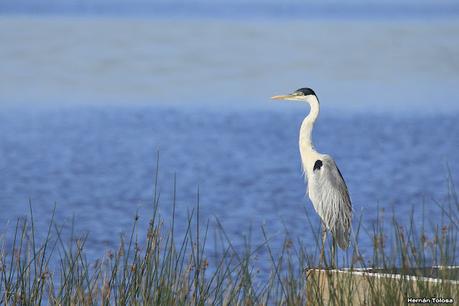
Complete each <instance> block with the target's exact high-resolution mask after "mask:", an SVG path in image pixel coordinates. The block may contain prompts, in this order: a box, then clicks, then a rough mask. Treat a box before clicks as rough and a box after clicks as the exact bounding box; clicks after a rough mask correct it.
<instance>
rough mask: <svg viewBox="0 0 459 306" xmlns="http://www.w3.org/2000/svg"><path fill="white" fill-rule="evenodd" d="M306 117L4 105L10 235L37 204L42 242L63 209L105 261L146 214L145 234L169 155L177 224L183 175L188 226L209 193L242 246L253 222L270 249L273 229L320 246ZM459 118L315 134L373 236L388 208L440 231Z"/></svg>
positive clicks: (167, 199)
mask: <svg viewBox="0 0 459 306" xmlns="http://www.w3.org/2000/svg"><path fill="white" fill-rule="evenodd" d="M307 111H308V110H307V107H305V106H294V107H289V108H281V109H279V110H267V111H264V110H250V111H216V110H213V111H208V110H205V109H200V108H196V109H193V108H188V109H185V110H182V109H179V108H174V107H169V108H166V107H159V106H137V107H134V106H130V107H115V106H113V107H96V106H94V107H88V106H85V107H83V106H80V107H73V108H67V109H65V108H64V109H60V110H59V109H56V108H51V109H46V108H43V109H41V110H36V111H33V110H29V111H24V110H14V109H13V110H12V109H9V110H8V111H1V112H0V134H1V135H2V137H1V138H0V181H1V182H2V184H0V207H1V211H2V213H1V214H0V225H1V228H0V230H1V231H2V232H5V230H7V229H9V231H11V230H12V225H13V224H14V222H15V220H16V218H17V217H19V216H23V215H26V214H27V212H28V202H29V200H31V202H32V205H33V210H34V216H35V222H36V226H37V228H38V229H39V232H41V233H43V234H44V232H45V229H46V228H47V227H46V226H47V222H48V221H49V219H50V217H51V211H52V209H53V207H54V205H55V204H56V205H57V220H58V222H59V223H61V224H64V225H69V224H70V220H71V218H72V216H74V217H75V219H76V220H77V222H76V229H77V231H80V232H81V231H83V232H86V231H89V233H90V235H89V240H88V243H87V248H88V250H89V254H90V256H94V258H95V257H100V256H102V255H103V254H104V253H105V251H106V250H107V249H110V248H115V247H116V246H117V244H118V240H119V235H120V234H121V233H123V232H124V233H125V232H127V231H128V230H129V229H130V228H131V225H132V223H133V219H134V216H135V214H136V212H137V211H138V213H139V215H140V220H139V222H140V228H146V226H147V224H148V221H149V218H150V217H151V211H152V209H151V206H152V198H153V182H154V175H155V170H156V159H157V152H158V151H159V152H160V171H159V172H160V178H159V182H160V191H161V201H160V202H161V204H160V210H161V214H162V215H163V216H164V217H166V219H168V217H170V215H171V211H172V195H173V191H172V190H173V177H174V174H176V175H177V216H176V218H177V221H176V224H177V226H178V232H180V231H183V230H184V227H185V225H186V218H187V213H188V211H191V209H193V208H194V207H196V193H197V188H198V186H199V190H200V209H201V218H202V220H207V219H210V220H211V225H215V219H216V218H217V219H219V220H220V221H221V222H222V224H223V226H224V228H225V230H226V232H227V233H228V235H229V237H230V238H231V239H233V243H234V244H235V245H236V246H238V245H242V244H243V242H244V240H243V239H242V237H243V236H244V235H246V234H248V232H249V228H250V227H251V228H252V229H253V230H252V232H253V233H252V239H253V240H254V242H261V241H262V236H261V230H260V228H261V226H262V225H264V226H265V227H266V229H267V232H268V233H269V235H270V237H272V238H273V242H272V244H273V247H274V248H276V247H280V245H279V244H280V243H281V242H282V240H283V233H284V232H285V231H286V230H287V231H288V232H289V233H290V235H291V236H292V237H294V238H295V239H296V238H300V239H302V240H303V241H304V242H305V244H306V245H307V246H310V247H313V246H314V241H313V240H312V232H311V228H310V226H309V225H308V221H307V217H306V214H307V215H308V216H309V217H310V218H311V220H312V221H313V224H314V226H318V225H319V219H318V217H317V216H316V215H315V213H314V211H313V208H312V205H311V204H310V203H309V201H308V200H307V197H306V196H305V183H304V181H303V177H302V175H301V166H300V159H299V152H298V144H297V141H298V140H297V137H298V127H299V125H300V123H301V120H302V118H303V116H304V115H305V114H306V113H307ZM457 119H458V114H457V113H451V114H449V115H431V116H428V115H423V116H394V115H383V114H379V115H376V114H374V115H371V114H361V115H358V114H354V115H353V114H344V115H343V114H338V113H331V114H323V115H322V116H321V117H320V118H319V122H318V124H317V126H316V129H315V132H314V139H315V143H316V147H317V149H318V150H319V151H321V152H326V153H329V154H331V155H332V156H333V157H334V158H335V159H336V161H337V163H338V165H339V167H340V169H341V171H342V173H343V175H344V177H345V179H346V182H347V184H348V187H349V190H350V194H351V198H352V201H353V209H354V214H355V216H360V215H362V216H363V217H362V222H363V225H364V226H365V227H366V228H367V229H371V228H372V227H371V225H372V222H374V221H375V219H376V215H377V213H378V210H377V208H378V207H379V208H385V209H386V211H387V215H389V216H390V215H391V211H392V210H393V209H394V211H395V213H396V215H397V217H398V218H399V220H400V222H401V223H402V224H407V222H408V220H409V216H410V212H411V209H412V208H415V209H416V216H419V217H420V216H421V214H422V209H423V207H424V210H425V211H424V214H425V215H426V216H427V217H426V224H435V223H437V222H440V221H441V220H440V219H439V216H440V212H441V211H440V209H439V207H438V206H437V205H436V204H435V201H438V202H443V203H445V202H446V199H447V191H448V184H447V176H448V172H447V167H448V166H449V169H450V170H451V172H452V173H453V175H455V176H454V178H455V182H456V185H457V183H458V176H457V174H458V173H459V165H458V163H457V156H458V153H459V137H457V135H459V121H458V120H457ZM305 208H306V210H305ZM356 219H357V218H356ZM363 237H365V235H363ZM367 238H368V237H367ZM367 238H362V239H363V240H362V241H361V243H362V245H363V246H364V249H363V251H365V250H368V248H369V247H370V246H371V243H370V242H369V241H367V240H366V239H367ZM210 241H211V242H212V239H211V240H210ZM210 245H213V244H212V243H210ZM365 248H367V249H365Z"/></svg>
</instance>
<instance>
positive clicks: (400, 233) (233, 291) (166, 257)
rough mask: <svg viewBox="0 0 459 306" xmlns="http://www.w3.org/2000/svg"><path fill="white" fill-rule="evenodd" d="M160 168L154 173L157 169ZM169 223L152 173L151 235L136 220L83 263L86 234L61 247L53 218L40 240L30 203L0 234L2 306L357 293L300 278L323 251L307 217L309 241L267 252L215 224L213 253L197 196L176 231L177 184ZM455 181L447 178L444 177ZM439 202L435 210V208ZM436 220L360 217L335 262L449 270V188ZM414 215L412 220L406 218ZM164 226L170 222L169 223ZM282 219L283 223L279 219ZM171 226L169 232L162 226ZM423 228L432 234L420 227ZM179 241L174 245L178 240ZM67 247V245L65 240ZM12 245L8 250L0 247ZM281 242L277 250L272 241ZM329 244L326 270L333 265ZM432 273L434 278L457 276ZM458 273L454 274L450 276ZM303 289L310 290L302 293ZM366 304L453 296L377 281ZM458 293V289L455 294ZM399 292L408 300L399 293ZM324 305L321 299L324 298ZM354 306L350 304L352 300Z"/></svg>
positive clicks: (280, 300)
mask: <svg viewBox="0 0 459 306" xmlns="http://www.w3.org/2000/svg"><path fill="white" fill-rule="evenodd" d="M157 169H158V167H157ZM175 181H176V180H175V178H174V194H173V203H172V217H171V220H164V219H163V218H162V217H161V215H160V213H159V205H160V195H159V189H158V170H157V171H156V175H155V184H154V195H153V204H152V205H153V215H152V217H151V220H150V222H149V225H148V228H147V229H146V231H145V230H143V231H142V230H141V229H139V228H138V217H137V216H135V218H134V220H133V226H132V229H131V231H130V232H129V234H128V235H127V236H126V237H122V238H121V239H120V242H119V246H118V248H117V249H116V250H113V251H108V252H107V253H106V255H105V256H104V257H103V258H100V259H99V260H97V261H95V262H88V260H87V257H86V251H85V245H86V241H87V238H88V234H85V235H80V236H76V235H75V234H74V233H73V226H72V230H71V231H72V233H71V235H70V237H71V238H70V241H66V239H65V238H64V235H63V230H64V227H63V226H62V225H59V224H58V222H56V220H55V212H54V211H53V212H52V217H51V221H50V223H49V226H48V229H47V233H46V235H45V238H44V239H41V241H38V240H37V235H36V233H35V231H36V229H35V224H34V217H33V209H32V208H33V206H32V205H31V204H30V212H29V215H30V217H29V218H25V219H19V220H18V221H17V223H16V226H15V230H14V233H13V234H12V235H11V237H8V239H5V237H3V239H2V240H3V243H2V246H1V248H0V304H1V305H40V304H50V305H77V304H78V305H213V304H216V305H304V304H306V302H307V301H309V302H312V303H313V304H315V305H326V304H336V305H344V304H346V303H347V304H349V305H351V304H352V303H353V302H352V297H353V296H354V295H355V294H356V292H357V291H358V290H359V288H358V287H357V286H356V285H355V284H354V283H353V280H352V278H351V277H343V278H341V279H339V281H336V280H334V279H333V278H329V279H327V282H328V285H329V286H328V288H329V289H326V290H328V291H327V292H324V291H323V290H324V289H323V284H322V283H320V281H317V280H310V279H306V271H307V270H308V269H313V268H316V267H317V265H318V262H319V260H318V256H319V251H320V246H321V242H320V241H321V238H320V237H321V236H320V235H321V233H320V229H319V228H317V227H316V226H314V225H313V222H312V221H311V220H310V219H309V218H308V217H307V215H306V218H305V222H308V224H309V227H310V230H311V231H313V233H314V242H313V244H312V245H313V246H312V247H311V243H307V244H306V243H304V242H302V241H301V240H300V239H293V238H291V237H289V235H286V236H285V238H284V240H283V243H282V247H281V249H280V250H273V247H272V245H271V244H272V240H273V239H274V238H272V237H271V238H270V237H269V235H268V233H267V232H266V230H265V228H261V233H262V235H263V237H264V239H263V241H261V242H259V243H257V244H256V245H252V242H251V241H250V240H251V239H249V238H247V240H246V243H245V247H244V248H243V249H242V250H241V249H237V248H236V247H235V246H234V245H233V243H232V242H231V239H230V238H229V237H228V235H227V234H226V232H225V231H224V229H223V227H222V225H221V223H220V222H219V221H218V220H217V221H216V223H217V226H216V229H215V230H214V235H215V238H214V239H213V240H214V241H216V250H215V252H214V253H215V254H217V255H215V254H214V255H212V256H210V255H209V254H208V252H206V250H207V248H206V244H207V241H208V235H209V227H210V226H209V222H208V221H207V220H202V219H201V217H200V200H199V191H198V193H197V199H196V207H195V208H194V209H193V210H191V211H190V212H189V213H188V216H187V220H186V226H185V228H186V229H185V232H184V233H177V230H176V222H177V220H176V219H175V209H176V201H175V199H176V197H175V194H176V182H175ZM450 181H451V182H452V180H450ZM437 205H440V204H437ZM441 209H442V215H443V216H442V218H440V220H443V221H442V222H441V223H439V224H425V222H418V220H415V219H414V217H413V218H411V222H410V223H409V224H408V225H406V226H403V225H401V224H399V223H398V221H397V219H396V218H395V217H394V218H393V219H392V220H391V222H390V223H389V224H385V222H386V221H385V220H386V218H384V216H379V217H378V221H377V222H375V224H374V225H373V228H371V229H368V228H364V227H363V225H362V223H363V222H362V217H360V220H358V222H356V224H355V227H354V233H353V237H352V243H351V247H350V251H348V252H347V253H342V254H341V253H340V254H341V255H340V256H341V257H342V258H340V259H341V261H340V262H342V263H343V265H344V266H345V267H348V268H349V269H350V270H351V271H352V270H354V269H358V268H373V269H382V270H384V271H385V272H387V271H389V272H390V271H395V270H396V269H397V271H398V272H399V273H401V275H402V276H406V275H417V274H418V275H420V273H421V272H422V268H425V267H429V266H431V265H432V264H433V265H440V266H448V265H455V264H456V255H457V233H458V225H459V218H458V217H459V214H458V212H459V201H458V197H457V193H456V191H455V189H454V188H453V185H452V184H450V186H449V198H448V203H446V205H442V206H441ZM412 216H414V213H412ZM166 221H169V222H166ZM279 222H281V221H279ZM166 224H168V225H166ZM426 227H430V228H429V229H426ZM363 236H366V237H367V238H369V239H371V241H372V245H373V249H372V252H371V254H361V252H360V249H359V243H358V242H359V241H360V240H361V238H362V237H363ZM179 237H180V238H179ZM67 240H68V239H67ZM7 241H9V243H8V244H6V242H7ZM276 245H278V243H276ZM330 248H331V245H330V244H327V254H328V256H327V260H326V262H325V266H324V267H323V268H325V269H331V268H332V259H331V258H330V256H329V254H331V251H330ZM260 256H264V257H263V258H265V259H266V260H267V261H269V263H270V268H269V271H267V273H265V274H267V275H261V274H263V273H261V272H260V271H259V267H258V266H257V260H255V258H256V257H260ZM451 273H452V272H450V271H446V270H441V269H440V270H439V272H438V275H436V277H437V278H438V279H440V280H447V279H451V278H454V277H456V279H457V275H456V276H452V275H450V274H451ZM456 273H457V272H456ZM307 282H309V287H310V288H311V289H310V290H309V291H307V290H306V285H307ZM368 282H369V289H367V290H368V292H367V294H366V295H365V296H366V300H362V301H361V304H362V305H364V304H372V305H389V304H390V305H397V304H400V303H401V304H405V302H406V301H405V299H406V296H404V295H402V296H401V295H400V294H399V292H400V289H402V292H405V293H406V294H409V292H416V294H421V295H426V296H431V295H436V296H444V297H447V296H452V295H453V294H454V290H455V289H454V287H451V286H449V285H447V284H446V282H443V281H441V282H438V284H436V285H434V286H427V285H425V283H424V282H421V281H419V282H407V281H406V279H404V277H402V278H401V279H393V280H390V281H387V282H385V283H384V284H382V285H381V284H377V283H376V282H374V283H373V281H372V280H371V279H369V280H368ZM456 288H457V287H456ZM406 294H405V295H406ZM325 295H326V296H327V297H328V298H327V300H324V296H325ZM354 304H355V303H354Z"/></svg>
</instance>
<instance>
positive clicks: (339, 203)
mask: <svg viewBox="0 0 459 306" xmlns="http://www.w3.org/2000/svg"><path fill="white" fill-rule="evenodd" d="M272 99H276V100H290V101H299V102H307V103H308V104H309V106H310V111H309V114H308V115H307V116H306V118H305V119H304V120H303V122H302V124H301V128H300V137H299V146H300V155H301V161H302V164H303V171H304V174H305V175H306V178H307V181H308V187H307V193H308V195H309V198H310V199H311V202H312V205H313V206H314V209H315V210H316V212H317V214H318V215H319V216H320V219H321V221H322V250H321V254H320V260H321V261H322V260H325V254H324V246H325V240H326V238H327V230H328V231H330V233H331V234H332V238H333V245H332V258H333V263H334V262H335V244H336V243H338V246H339V247H340V248H341V249H343V250H345V249H347V248H348V246H349V238H350V230H351V220H352V204H351V199H350V197H349V192H348V189H347V186H346V182H345V181H344V178H343V176H342V174H341V172H340V171H339V169H338V166H337V165H336V163H335V161H334V160H333V158H332V157H331V156H329V155H327V154H322V153H319V152H317V151H316V150H315V148H314V145H313V144H312V135H311V134H312V129H313V127H314V122H315V121H316V119H317V117H318V116H319V109H320V105H319V100H318V98H317V96H316V94H315V92H314V91H313V90H312V89H310V88H300V89H298V90H295V91H294V92H293V93H291V94H288V95H281V96H274V97H272Z"/></svg>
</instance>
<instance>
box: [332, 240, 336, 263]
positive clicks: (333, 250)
mask: <svg viewBox="0 0 459 306" xmlns="http://www.w3.org/2000/svg"><path fill="white" fill-rule="evenodd" d="M331 256H332V268H333V269H335V268H336V240H335V237H332V255H331Z"/></svg>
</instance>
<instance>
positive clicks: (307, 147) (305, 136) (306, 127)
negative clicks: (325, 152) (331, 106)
mask: <svg viewBox="0 0 459 306" xmlns="http://www.w3.org/2000/svg"><path fill="white" fill-rule="evenodd" d="M306 101H307V102H308V103H309V106H310V107H311V110H310V111H309V114H308V115H307V116H306V118H304V120H303V123H301V128H300V139H299V140H300V141H299V142H300V150H301V152H302V153H303V152H304V153H310V152H315V150H314V145H313V144H312V128H313V127H314V122H316V119H317V117H318V116H319V100H317V97H316V96H314V95H310V96H307V97H306Z"/></svg>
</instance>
